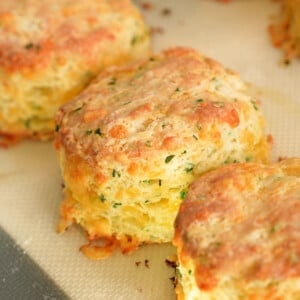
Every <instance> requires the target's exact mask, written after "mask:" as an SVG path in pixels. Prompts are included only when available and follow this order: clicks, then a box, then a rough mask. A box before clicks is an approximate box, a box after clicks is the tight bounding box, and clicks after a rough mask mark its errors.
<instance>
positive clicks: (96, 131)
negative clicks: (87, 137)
mask: <svg viewBox="0 0 300 300" xmlns="http://www.w3.org/2000/svg"><path fill="white" fill-rule="evenodd" d="M94 133H95V134H98V135H102V133H101V130H100V128H97V129H95V131H94Z"/></svg>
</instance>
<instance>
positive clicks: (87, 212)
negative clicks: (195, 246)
mask: <svg viewBox="0 0 300 300" xmlns="http://www.w3.org/2000/svg"><path fill="white" fill-rule="evenodd" d="M56 129H57V133H56V138H55V145H56V149H57V152H58V156H59V160H60V165H61V169H62V174H63V178H64V182H65V185H66V198H65V200H64V201H63V203H62V206H61V216H62V224H61V229H62V230H63V229H64V228H65V227H67V226H68V225H70V224H71V223H78V224H80V225H81V226H82V227H83V228H84V229H85V230H86V231H87V235H88V240H89V241H90V242H91V243H90V245H89V246H90V247H85V248H83V249H85V250H84V251H85V252H86V253H87V251H88V250H86V249H89V251H93V250H91V249H96V248H93V247H92V245H93V243H92V241H95V240H98V239H101V238H105V240H106V241H107V242H108V244H109V245H110V246H111V245H112V244H114V245H119V246H120V247H121V249H122V251H123V252H125V253H126V252H129V251H131V250H133V249H135V248H136V247H137V246H138V245H140V244H143V243H163V242H170V241H171V240H172V237H173V222H174V219H175V216H176V213H177V210H178V206H179V204H180V203H181V201H182V199H183V198H184V197H185V194H186V192H187V187H188V185H189V184H190V183H191V182H192V181H193V180H194V178H195V177H196V176H198V175H199V174H201V173H203V172H204V171H207V170H209V169H213V168H216V167H218V166H220V165H222V164H226V163H229V162H238V161H239V162H244V161H251V160H253V161H262V162H265V161H267V160H268V157H269V145H268V142H267V141H266V137H265V135H264V120H263V116H262V113H261V111H260V108H259V104H258V101H257V100H256V99H254V98H252V97H251V96H249V95H248V94H247V90H246V86H245V85H244V83H243V82H242V81H241V79H240V78H239V77H238V76H237V75H236V74H234V73H233V72H231V71H229V70H227V69H225V68H224V67H223V66H221V65H220V64H219V63H217V62H215V61H214V60H212V59H210V58H207V57H205V56H204V55H202V54H200V53H198V52H197V51H195V50H193V49H189V48H180V47H177V48H173V49H169V50H166V51H164V52H163V53H161V54H157V55H153V56H151V57H149V58H148V59H146V60H142V61H140V62H138V63H135V64H129V65H127V66H124V67H121V68H110V69H108V70H106V71H105V72H103V73H101V74H100V75H99V76H98V77H97V79H95V80H94V81H93V82H92V84H91V85H90V86H89V87H88V88H87V89H86V90H85V91H84V92H83V93H81V94H80V95H79V96H78V97H76V98H75V99H74V101H72V102H70V103H68V104H66V105H64V106H63V107H62V108H61V109H60V110H59V112H58V113H57V114H56ZM100 250H101V249H100ZM100 256H101V255H100Z"/></svg>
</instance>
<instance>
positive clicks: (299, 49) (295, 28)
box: [269, 0, 300, 62]
mask: <svg viewBox="0 0 300 300" xmlns="http://www.w3.org/2000/svg"><path fill="white" fill-rule="evenodd" d="M280 5H281V9H280V13H279V14H278V15H277V16H276V18H275V20H274V21H273V23H272V24H271V25H270V26H269V31H270V34H271V38H272V42H273V44H274V46H275V47H278V48H281V49H282V50H283V52H284V56H285V59H286V62H289V60H290V59H291V58H294V57H300V1H299V0H280Z"/></svg>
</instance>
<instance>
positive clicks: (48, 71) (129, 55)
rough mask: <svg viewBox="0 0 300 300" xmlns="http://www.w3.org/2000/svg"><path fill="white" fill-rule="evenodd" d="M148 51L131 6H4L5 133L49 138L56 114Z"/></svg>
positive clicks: (113, 1)
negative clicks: (108, 71)
mask: <svg viewBox="0 0 300 300" xmlns="http://www.w3.org/2000/svg"><path fill="white" fill-rule="evenodd" d="M148 52H149V35H148V29H147V28H146V27H145V25H144V23H143V20H142V18H141V16H140V14H139V13H138V11H137V10H136V9H135V7H133V5H132V4H131V3H130V1H128V0H110V1H105V0H72V1H69V0H59V1H52V0H23V1H20V0H2V1H0V133H1V134H2V135H6V136H7V138H9V137H12V136H14V137H17V138H18V137H19V138H21V137H31V138H38V139H47V138H49V137H50V136H52V135H53V132H54V123H53V116H54V113H55V111H56V110H57V109H58V107H59V106H60V105H61V104H63V103H65V102H66V101H68V100H69V99H70V98H72V97H73V96H74V95H76V94H78V93H79V92H80V91H81V90H82V89H83V88H84V87H85V86H86V85H87V84H88V83H89V82H90V80H91V79H92V78H93V77H94V76H95V75H96V73H98V72H99V71H100V70H101V69H103V68H104V67H107V66H109V65H112V64H121V63H124V62H128V61H130V60H133V59H136V58H141V57H144V56H146V54H147V55H148Z"/></svg>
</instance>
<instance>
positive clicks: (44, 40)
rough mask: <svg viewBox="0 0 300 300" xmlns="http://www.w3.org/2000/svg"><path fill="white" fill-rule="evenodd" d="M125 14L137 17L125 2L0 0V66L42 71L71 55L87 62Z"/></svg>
mask: <svg viewBox="0 0 300 300" xmlns="http://www.w3.org/2000/svg"><path fill="white" fill-rule="evenodd" d="M130 17H134V18H136V20H135V21H136V22H139V20H140V21H141V19H140V16H139V13H138V12H137V10H136V9H135V8H134V7H133V6H132V4H131V3H130V1H129V0H107V1H103V0H100V1H99V0H59V1H52V0H22V1H20V0H5V1H0V68H3V69H4V70H6V71H7V72H17V71H27V70H28V69H41V68H43V67H45V66H47V65H48V64H49V63H50V62H51V61H53V59H55V62H56V63H57V64H58V65H63V64H64V63H65V59H66V56H69V55H70V53H72V54H75V55H78V56H80V57H81V58H82V59H84V61H85V63H87V64H91V65H92V64H93V63H94V62H95V61H97V55H99V51H101V48H102V47H103V45H105V44H107V43H112V42H114V41H115V40H116V36H117V35H119V34H121V32H122V31H123V29H122V28H123V27H124V22H127V21H128V20H127V19H128V18H130ZM123 34H124V35H126V34H128V33H126V32H123ZM100 53H101V52H100Z"/></svg>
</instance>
